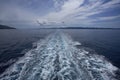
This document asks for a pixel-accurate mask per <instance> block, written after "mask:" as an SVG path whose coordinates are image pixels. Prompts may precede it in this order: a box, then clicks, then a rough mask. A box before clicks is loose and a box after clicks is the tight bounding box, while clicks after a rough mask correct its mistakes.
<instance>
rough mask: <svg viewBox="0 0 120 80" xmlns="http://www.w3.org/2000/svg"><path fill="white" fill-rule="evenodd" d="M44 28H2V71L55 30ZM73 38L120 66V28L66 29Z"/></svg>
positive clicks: (0, 67) (0, 44) (0, 68)
mask: <svg viewBox="0 0 120 80" xmlns="http://www.w3.org/2000/svg"><path fill="white" fill-rule="evenodd" d="M54 31H55V30H52V29H49V30H47V29H42V30H30V29H29V30H0V73H2V72H3V71H4V70H5V69H6V68H8V67H9V66H10V65H11V64H13V63H14V62H15V61H16V60H18V58H19V57H22V56H24V54H25V53H26V52H27V51H28V50H30V49H31V48H34V46H33V43H34V42H36V41H38V40H40V39H44V38H45V37H46V36H47V35H49V34H50V33H52V32H54ZM62 31H63V32H66V33H68V34H69V35H71V37H72V38H73V40H75V41H79V42H81V43H82V46H84V47H87V48H90V49H92V50H95V52H96V53H97V54H100V55H104V56H105V57H106V58H107V59H108V60H109V61H111V62H112V63H113V64H114V65H115V66H117V67H119V68H120V30H95V29H94V30H92V29H83V30H81V29H73V30H72V29H65V30H62Z"/></svg>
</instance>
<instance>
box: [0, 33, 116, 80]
mask: <svg viewBox="0 0 120 80" xmlns="http://www.w3.org/2000/svg"><path fill="white" fill-rule="evenodd" d="M36 45H37V48H35V49H32V50H30V51H29V52H27V53H26V55H25V56H24V57H22V58H20V59H19V60H18V61H17V62H16V63H15V64H14V65H12V66H11V67H10V68H8V69H7V70H6V71H5V72H4V73H3V74H2V75H1V76H0V80H117V79H115V71H117V70H118V68H116V67H115V66H113V65H112V64H111V63H110V62H108V61H107V60H105V59H104V58H103V57H102V56H99V55H96V54H90V53H89V52H88V51H85V50H84V49H78V48H76V46H75V45H80V43H78V42H74V41H72V39H71V38H70V37H68V35H65V34H63V33H60V32H56V33H54V34H51V35H49V36H48V37H46V39H44V40H42V41H38V42H37V43H36Z"/></svg>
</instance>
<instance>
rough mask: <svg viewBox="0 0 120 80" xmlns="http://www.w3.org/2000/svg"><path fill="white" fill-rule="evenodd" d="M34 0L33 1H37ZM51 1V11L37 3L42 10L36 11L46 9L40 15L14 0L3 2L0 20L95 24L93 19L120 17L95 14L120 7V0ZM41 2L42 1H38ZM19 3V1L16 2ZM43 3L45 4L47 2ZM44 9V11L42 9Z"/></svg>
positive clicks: (20, 22)
mask: <svg viewBox="0 0 120 80" xmlns="http://www.w3.org/2000/svg"><path fill="white" fill-rule="evenodd" d="M23 1H24V2H27V5H31V6H34V5H38V4H33V2H31V1H29V0H23ZM37 1H39V0H36V1H34V2H37ZM50 1H51V2H53V5H54V6H53V8H52V10H51V9H50V10H51V11H47V9H46V8H44V7H43V6H41V5H39V7H43V8H42V10H40V11H39V8H38V7H37V8H35V9H38V10H37V11H39V12H40V13H42V12H44V11H46V12H47V13H46V14H44V15H42V16H41V15H40V13H36V12H34V10H31V9H29V8H26V7H24V6H21V5H20V4H19V5H17V4H16V2H17V1H15V2H14V5H13V4H8V3H7V4H6V5H5V4H4V5H3V6H2V7H0V11H1V12H0V21H3V22H4V23H7V24H8V23H10V24H15V25H17V24H18V25H20V24H23V25H24V24H26V25H27V24H28V25H38V24H37V23H36V20H39V22H45V23H46V24H49V25H56V26H57V25H63V22H65V23H64V25H73V24H74V25H75V24H77V25H86V26H89V25H92V24H94V26H96V25H95V21H106V22H107V21H109V20H115V19H118V18H120V17H119V15H112V13H111V16H102V17H100V16H95V15H97V14H101V13H104V12H107V11H108V10H109V9H114V8H120V6H119V4H120V0H108V1H107V2H105V0H50ZM40 2H42V1H40ZM18 3H19V2H18ZM43 3H46V4H45V5H46V6H47V5H48V4H51V3H47V2H43ZM15 4H16V5H15ZM43 10H44V11H43Z"/></svg>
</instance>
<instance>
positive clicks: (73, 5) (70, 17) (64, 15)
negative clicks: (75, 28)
mask: <svg viewBox="0 0 120 80" xmlns="http://www.w3.org/2000/svg"><path fill="white" fill-rule="evenodd" d="M57 1H58V0H55V2H57ZM84 1H85V0H67V1H66V0H62V2H61V3H62V4H60V5H59V11H57V12H51V13H49V14H48V15H46V16H44V17H42V18H44V19H47V20H48V21H58V22H60V21H61V22H62V21H65V22H66V23H67V24H72V23H73V24H75V23H79V24H90V23H91V24H92V22H93V21H96V20H103V19H104V20H109V19H112V18H113V17H109V18H106V19H105V18H101V19H98V18H93V19H91V18H89V16H93V15H95V14H100V13H102V12H105V11H106V10H107V9H108V8H109V7H113V8H114V7H115V4H117V3H119V2H120V1H119V0H112V1H109V2H107V3H105V4H103V0H89V3H88V4H87V5H82V4H83V3H84ZM81 5H82V6H81ZM117 17H118V16H116V17H114V19H115V18H117Z"/></svg>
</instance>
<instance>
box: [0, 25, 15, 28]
mask: <svg viewBox="0 0 120 80" xmlns="http://www.w3.org/2000/svg"><path fill="white" fill-rule="evenodd" d="M0 29H16V28H14V27H9V26H6V25H0Z"/></svg>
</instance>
